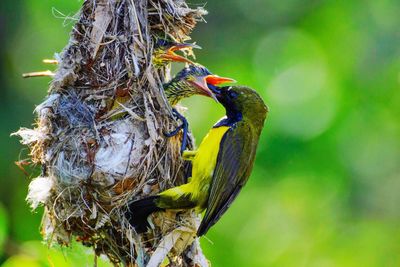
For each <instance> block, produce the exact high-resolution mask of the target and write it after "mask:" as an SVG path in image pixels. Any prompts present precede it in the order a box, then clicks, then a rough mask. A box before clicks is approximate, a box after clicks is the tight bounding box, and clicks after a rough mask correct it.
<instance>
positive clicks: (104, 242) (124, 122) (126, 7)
mask: <svg viewBox="0 0 400 267" xmlns="http://www.w3.org/2000/svg"><path fill="white" fill-rule="evenodd" d="M205 14H206V11H205V10H204V9H202V8H197V9H192V8H190V7H189V6H188V5H187V4H186V3H185V1H183V0H86V1H85V2H84V3H83V6H82V8H81V11H80V13H79V19H78V20H77V23H76V24H75V25H74V27H73V30H72V32H71V38H70V41H69V44H68V45H67V46H66V47H65V49H64V50H63V52H62V53H61V54H60V55H59V56H58V57H57V60H56V63H58V65H57V66H58V69H57V71H56V72H55V73H54V78H53V81H52V83H51V86H50V89H49V93H48V96H47V99H46V100H45V101H44V102H43V103H42V104H40V105H39V106H38V107H37V108H36V110H35V111H36V113H37V123H36V127H35V128H34V129H32V130H31V129H26V128H21V130H19V131H18V132H17V133H16V134H18V135H19V136H21V138H22V141H21V142H22V143H23V144H25V145H28V146H29V147H30V151H31V158H32V161H33V162H34V163H36V164H41V165H42V166H44V168H43V170H44V171H43V173H42V175H41V177H38V178H36V179H35V180H33V181H32V183H31V186H30V190H29V195H28V201H29V202H30V203H31V205H32V207H33V208H35V207H37V206H38V205H39V204H43V205H44V206H45V214H44V217H43V223H42V224H43V225H42V232H43V235H44V237H45V239H46V240H47V241H48V242H49V244H52V243H54V242H58V243H60V244H63V245H69V244H70V242H71V239H72V238H74V239H76V240H78V241H80V242H82V243H83V244H84V245H87V246H91V247H93V249H94V251H95V252H96V255H100V254H104V255H107V257H108V258H109V259H110V261H111V262H113V263H114V264H116V265H119V264H122V265H125V266H128V265H129V266H145V265H146V264H148V263H150V264H151V265H153V266H156V265H158V264H160V263H161V262H162V261H163V260H164V258H166V257H167V258H168V259H169V262H170V266H193V265H197V266H207V265H208V263H207V260H206V259H205V257H204V256H203V254H202V252H201V248H200V246H199V242H198V240H197V239H196V237H195V229H196V224H198V222H199V218H198V217H197V216H196V215H195V214H194V213H192V212H190V211H189V212H183V213H178V214H177V213H175V212H168V213H158V214H154V215H153V216H152V223H153V225H154V232H153V233H151V234H145V235H137V234H136V233H135V231H134V229H132V227H131V226H130V225H129V223H128V222H127V221H126V219H125V217H124V212H125V211H126V209H127V203H128V201H129V200H132V199H136V198H140V197H142V196H145V195H150V194H156V193H157V192H159V191H160V190H164V189H166V188H168V187H172V186H174V185H177V184H181V183H184V182H185V170H184V163H183V162H182V160H181V158H180V156H179V147H180V140H179V137H174V138H170V139H167V138H165V137H164V136H163V134H162V132H163V130H166V131H168V130H169V129H171V128H173V127H175V126H176V122H175V121H174V120H173V119H172V116H171V110H170V107H169V105H168V103H167V101H166V98H165V95H164V93H163V90H162V83H163V82H164V81H165V79H166V78H165V77H167V76H168V75H169V73H168V70H167V69H164V68H162V69H158V70H156V69H155V68H154V67H153V65H152V64H151V55H152V51H153V45H154V41H155V38H156V37H157V36H160V37H167V36H168V37H171V38H174V39H176V40H178V41H184V40H187V39H189V36H188V35H189V34H190V32H191V31H192V29H193V28H194V26H195V25H196V23H197V22H198V21H200V20H202V16H203V15H205ZM118 97H122V98H123V99H124V101H123V103H122V102H118V101H119V100H118V99H117V98H118ZM121 114H124V116H121ZM43 185H45V186H44V187H43V188H42V186H43ZM166 247H168V249H166Z"/></svg>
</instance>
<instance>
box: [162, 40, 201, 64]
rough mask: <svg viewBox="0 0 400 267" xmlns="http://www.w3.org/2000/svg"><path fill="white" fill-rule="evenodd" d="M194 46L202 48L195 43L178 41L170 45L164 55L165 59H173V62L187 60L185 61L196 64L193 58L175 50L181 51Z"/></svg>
mask: <svg viewBox="0 0 400 267" xmlns="http://www.w3.org/2000/svg"><path fill="white" fill-rule="evenodd" d="M193 48H197V49H201V47H200V46H198V45H195V44H188V43H181V44H178V43H177V44H175V45H174V46H172V47H170V48H169V49H168V50H167V52H166V53H165V54H163V55H162V57H163V58H164V59H167V60H169V61H173V62H185V63H189V64H194V63H193V62H192V61H191V60H189V59H187V58H185V57H183V56H180V55H178V54H176V53H175V51H179V50H183V49H193Z"/></svg>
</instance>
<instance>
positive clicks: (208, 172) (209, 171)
mask: <svg viewBox="0 0 400 267" xmlns="http://www.w3.org/2000/svg"><path fill="white" fill-rule="evenodd" d="M227 130H229V127H227V126H221V127H217V128H212V129H211V130H210V131H209V132H208V134H207V135H206V136H205V137H204V139H203V141H202V142H201V144H200V146H199V148H198V150H197V153H196V156H195V157H194V160H193V169H192V179H191V181H190V183H191V184H192V185H193V186H194V187H196V190H194V192H196V193H195V196H193V197H194V198H196V199H198V200H200V201H199V202H205V201H206V200H207V198H208V193H209V187H210V183H211V180H212V176H213V173H214V169H215V165H216V163H217V157H218V152H219V148H220V143H221V140H222V138H223V137H224V135H225V133H226V131H227Z"/></svg>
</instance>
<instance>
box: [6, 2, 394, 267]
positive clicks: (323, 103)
mask: <svg viewBox="0 0 400 267" xmlns="http://www.w3.org/2000/svg"><path fill="white" fill-rule="evenodd" d="M189 2H191V3H193V4H200V2H198V1H189ZM80 5H81V1H78V0H69V1H67V0H36V1H33V0H30V1H28V0H25V1H23V0H18V1H17V0H2V1H1V4H0V85H1V90H0V122H1V127H0V147H1V149H0V151H1V152H2V153H1V157H0V264H2V266H7V267H10V266H91V265H92V263H93V256H92V255H90V253H88V251H87V250H86V249H83V248H82V247H80V246H79V245H77V244H75V245H74V247H73V249H56V250H51V251H47V249H46V247H45V246H43V245H42V244H41V243H40V238H41V237H40V234H39V224H40V219H41V212H42V211H41V210H39V211H38V212H35V213H31V211H30V210H29V207H28V206H27V204H26V203H25V201H24V199H25V195H26V191H27V185H28V183H29V180H30V178H28V177H26V176H25V175H24V174H23V173H22V172H21V171H20V170H19V169H18V168H17V167H16V166H15V165H14V164H13V162H14V161H16V160H18V159H23V158H24V157H25V156H24V155H26V151H22V152H21V149H22V146H21V145H20V144H19V143H18V139H17V138H15V137H14V138H10V137H9V135H10V133H11V132H13V131H16V130H17V129H18V128H19V127H20V126H30V125H31V124H32V122H33V118H34V116H33V114H32V110H33V109H34V107H35V105H37V104H39V103H40V102H41V101H42V100H43V99H44V96H45V95H46V90H47V87H48V82H49V80H47V79H46V78H38V79H30V80H23V79H21V73H23V72H29V71H35V70H44V69H45V68H48V67H49V66H44V65H43V64H42V63H41V60H42V59H43V58H49V57H51V56H52V55H53V54H54V53H55V52H59V51H61V49H62V48H63V47H64V45H65V44H66V43H67V41H68V33H69V30H70V29H71V27H72V25H73V21H71V20H68V19H67V20H66V19H65V16H68V15H70V16H71V15H73V14H74V13H76V11H77V10H78V8H79V6H80ZM206 8H207V9H208V10H209V12H210V14H209V15H208V16H207V17H206V20H207V23H202V24H199V26H198V27H197V29H196V30H195V32H194V34H193V40H195V41H196V42H197V43H198V44H199V45H201V46H202V47H203V49H202V50H200V51H197V60H198V62H200V63H202V64H204V65H206V66H207V67H208V68H209V69H210V70H211V71H213V72H214V73H217V74H219V75H221V76H228V77H233V78H235V79H236V80H238V81H239V83H240V84H245V85H249V86H251V87H254V88H256V89H257V90H258V92H259V93H260V94H261V95H262V96H263V98H264V99H265V101H266V103H267V104H268V105H269V107H270V110H271V112H270V116H269V118H268V120H267V122H266V125H265V128H264V132H263V134H262V138H261V141H260V145H259V150H258V156H257V160H256V163H255V168H254V171H253V174H252V177H251V179H250V180H249V182H248V184H247V186H246V187H245V188H244V190H243V191H242V193H241V194H240V196H239V197H238V199H237V201H236V202H235V203H234V204H233V205H232V207H231V209H230V210H229V211H228V212H227V213H226V215H224V217H223V218H222V219H221V220H220V221H219V222H218V224H216V225H215V227H213V228H212V229H211V231H210V232H209V233H208V234H207V237H206V238H202V244H203V248H204V251H205V253H206V255H207V256H208V257H209V259H210V260H211V262H212V263H213V266H256V267H257V266H260V267H261V266H263V267H264V266H279V267H285V266H295V267H298V266H305V267H310V266H311V267H314V266H315V267H317V266H318V267H320V266H321V267H334V266H340V267H346V266H349V267H350V266H351V267H352V266H363V267H364V266H379V267H380V266H400V192H399V191H400V173H399V170H400V164H399V163H400V123H399V122H400V119H399V117H400V93H399V81H400V31H399V26H400V16H399V14H400V2H399V1H398V0H380V1H376V0H363V1H361V0H353V1H337V0H319V1H318V0H307V1H302V0H283V1H273V0H218V1H217V0H215V1H209V3H207V5H206ZM179 67H181V66H177V68H179ZM184 104H185V105H186V106H188V107H190V109H189V111H188V112H187V116H188V118H189V122H190V124H191V126H192V130H193V132H194V134H195V136H196V138H197V140H198V141H199V140H201V138H202V137H203V136H204V135H205V133H206V132H207V131H208V129H209V128H210V127H211V126H212V124H213V123H214V122H215V121H216V120H217V119H219V118H220V117H221V116H222V115H223V110H222V108H221V107H219V106H218V105H217V104H216V103H215V102H212V101H210V100H208V99H204V98H201V97H193V98H192V99H188V100H185V101H184ZM99 265H100V266H108V264H106V263H105V262H101V263H99Z"/></svg>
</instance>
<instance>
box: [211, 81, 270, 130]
mask: <svg viewBox="0 0 400 267" xmlns="http://www.w3.org/2000/svg"><path fill="white" fill-rule="evenodd" d="M210 89H211V91H212V92H213V93H214V95H215V96H216V98H217V100H218V102H220V103H221V104H222V105H223V106H224V107H225V109H226V112H227V116H228V118H229V117H232V118H233V117H235V116H240V117H242V116H243V117H246V118H249V119H250V120H252V121H260V122H261V123H263V122H264V120H265V117H266V115H267V112H268V107H267V106H266V105H265V103H264V101H263V100H262V98H261V96H260V95H259V94H258V93H257V92H256V91H255V90H253V89H251V88H249V87H246V86H225V87H212V86H210Z"/></svg>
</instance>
